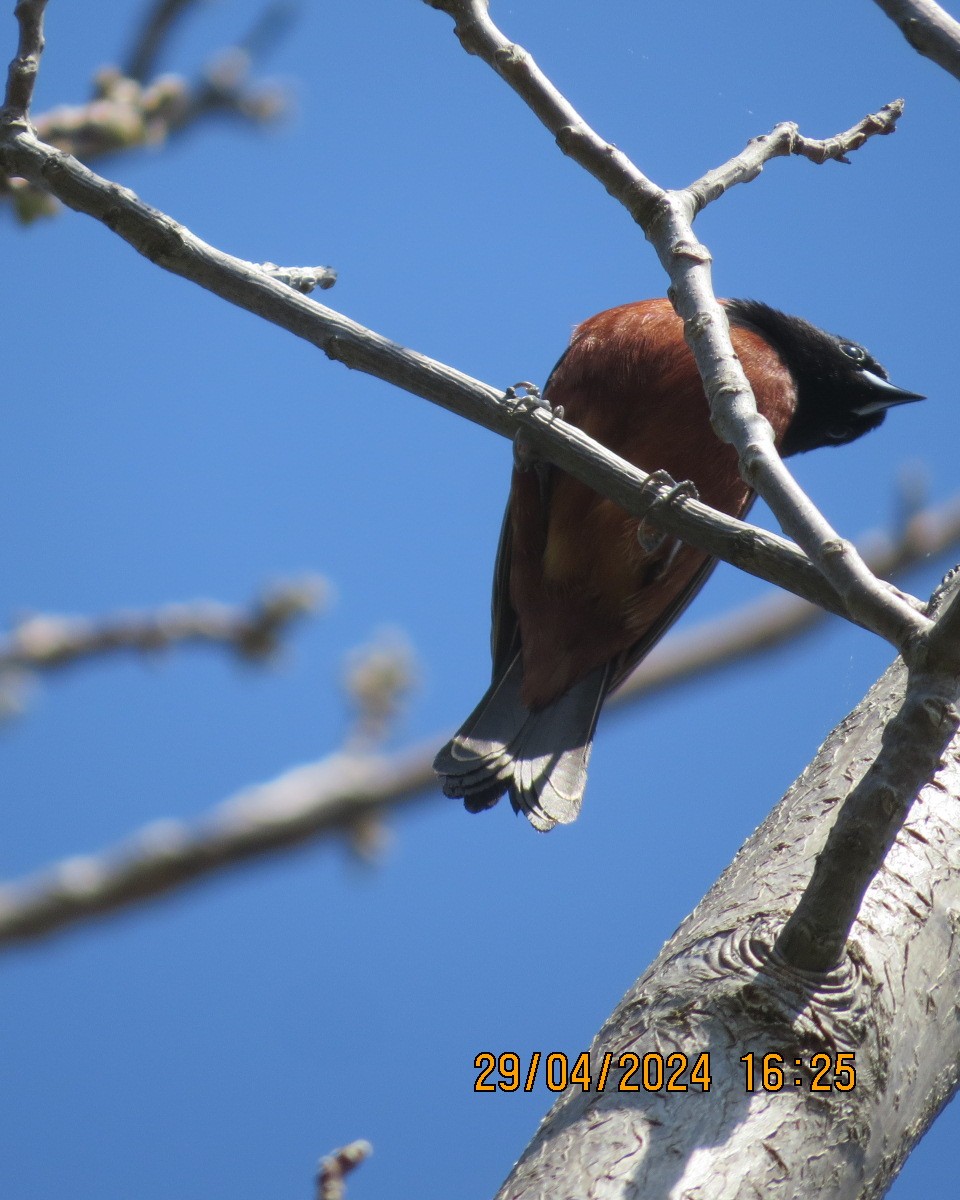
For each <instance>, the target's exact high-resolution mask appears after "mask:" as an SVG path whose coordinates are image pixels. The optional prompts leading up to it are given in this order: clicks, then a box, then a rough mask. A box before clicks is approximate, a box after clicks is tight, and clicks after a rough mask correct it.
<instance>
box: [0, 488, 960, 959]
mask: <svg viewBox="0 0 960 1200" xmlns="http://www.w3.org/2000/svg"><path fill="white" fill-rule="evenodd" d="M958 543H960V496H958V497H955V498H954V499H953V500H951V501H950V502H949V503H947V504H946V505H944V506H943V507H941V508H938V509H932V510H929V511H926V512H923V513H918V514H916V515H915V516H914V517H913V519H912V520H911V521H910V522H909V524H908V526H907V527H906V529H905V530H904V531H903V535H902V537H900V538H898V539H897V540H895V541H892V540H889V539H885V538H879V537H874V538H871V539H865V541H864V547H865V553H867V554H868V557H869V561H870V563H871V566H873V567H874V569H876V570H878V571H881V570H882V571H884V572H886V571H893V572H898V573H899V572H903V571H905V570H908V569H909V568H910V567H913V566H916V565H917V564H918V563H919V562H922V561H923V560H924V559H927V558H930V557H931V556H934V555H937V554H942V553H943V552H944V551H946V550H947V549H949V548H950V547H952V546H956V545H957V544H958ZM867 546H871V547H872V548H871V549H869V550H867V549H866V547H867ZM826 619H827V615H826V614H825V613H823V612H822V611H821V610H820V609H818V608H816V607H815V606H813V605H808V604H803V603H798V602H797V601H796V600H794V599H792V598H790V597H783V596H781V595H775V596H773V597H771V598H770V599H768V600H765V601H762V602H761V603H758V604H753V605H750V606H748V607H746V608H744V609H742V610H741V611H740V612H739V613H736V614H734V615H732V616H729V617H725V618H722V619H721V620H719V621H711V622H708V623H706V624H704V625H702V626H701V627H700V628H699V629H695V630H693V632H691V633H690V634H686V635H679V636H674V637H671V638H668V639H667V641H666V642H665V643H664V644H663V645H662V646H660V647H657V649H655V650H654V651H653V653H651V654H650V656H649V657H648V658H646V659H645V660H644V661H643V662H642V663H641V664H640V666H639V667H638V668H637V670H636V671H635V672H634V674H633V675H632V676H631V677H630V679H629V680H628V681H627V683H626V684H625V685H624V686H623V688H621V689H620V691H619V692H618V693H617V694H616V696H614V697H613V700H612V703H613V704H615V705H616V706H617V707H618V708H625V707H628V706H629V705H631V704H634V703H636V702H637V701H638V700H640V699H641V698H646V697H647V696H650V695H653V694H655V693H657V692H660V691H663V690H665V689H667V688H670V687H674V686H677V685H678V684H681V683H683V682H684V681H685V680H687V679H690V678H693V677H696V678H697V679H698V680H702V679H703V677H704V675H706V674H708V673H709V672H710V671H715V670H718V669H720V668H722V667H724V666H727V665H731V664H733V663H736V662H740V661H742V659H743V658H744V657H746V656H750V655H757V654H759V653H761V652H763V651H766V650H769V649H771V648H772V647H774V646H779V645H783V644H785V643H787V642H789V641H790V640H792V639H793V638H796V637H798V636H800V635H801V634H803V633H806V632H808V631H809V630H810V629H812V628H813V627H814V626H815V625H817V624H819V623H821V622H823V621H825V620H826ZM444 740H446V738H445V737H443V738H440V737H438V738H435V739H432V740H431V741H430V742H429V744H427V745H425V746H423V747H420V748H413V749H411V750H408V751H406V752H404V753H402V754H398V755H393V756H387V755H370V754H358V753H347V752H344V753H340V754H333V755H330V756H329V757H327V758H324V759H320V760H319V761H317V762H314V763H308V764H307V765H305V766H302V767H297V768H295V769H293V770H291V771H288V772H286V773H285V774H283V775H281V776H279V777H278V778H277V779H275V780H273V781H271V782H269V783H265V784H263V785H261V786H259V787H254V788H251V789H248V790H246V791H244V792H242V793H240V794H239V795H238V796H236V797H234V798H233V799H230V800H227V801H226V802H225V803H223V804H221V805H220V806H218V807H217V808H216V809H214V810H213V812H212V813H210V814H209V815H208V816H206V817H202V818H201V819H200V820H199V821H197V822H195V823H194V824H192V825H186V824H184V823H181V822H175V821H162V822H158V823H156V824H153V825H150V826H148V827H147V828H146V829H144V830H142V831H141V832H140V833H137V834H135V835H134V836H133V837H132V838H131V839H129V840H128V841H127V842H125V843H124V844H123V845H121V846H119V847H117V848H115V849H111V850H107V851H104V852H101V853H99V854H96V855H91V856H87V857H79V858H73V859H69V860H66V861H64V862H62V863H60V864H58V865H56V866H54V867H52V868H50V869H48V870H45V871H42V872H40V873H39V874H37V875H36V876H34V877H31V878H28V879H26V880H24V881H22V882H18V883H11V884H7V885H4V886H2V887H0V946H4V945H12V944H14V943H17V942H22V941H30V940H34V939H37V938H40V937H43V936H45V935H47V934H50V933H54V932H57V931H58V930H61V929H65V928H67V927H68V926H70V925H74V924H77V923H78V922H81V921H85V920H89V919H90V918H93V917H97V916H103V915H106V914H108V913H111V912H115V911H118V910H121V909H124V908H127V907H130V906H131V905H134V904H137V903H139V902H141V901H143V900H146V899H148V898H150V897H152V896H159V895H163V894H164V893H165V892H170V891H175V890H178V889H179V888H181V887H184V886H186V885H187V884H189V883H192V882H195V881H198V880H200V879H202V878H204V877H206V876H208V875H212V874H214V873H216V872H219V871H221V870H224V869H226V868H229V867H232V866H235V865H238V864H240V863H242V862H245V861H246V860H248V859H252V858H259V857H261V856H263V855H267V854H272V853H274V852H275V851H278V850H284V849H288V848H290V847H293V846H297V845H301V844H303V843H305V842H311V841H316V840H319V839H320V838H323V837H329V836H331V835H336V836H342V835H347V836H348V837H350V838H351V839H353V838H354V837H355V836H357V834H358V833H361V834H362V833H363V832H364V830H366V829H367V828H369V827H370V825H371V823H372V822H374V821H375V820H376V818H378V817H379V816H380V815H381V814H383V813H384V812H385V811H386V810H388V809H395V808H401V807H404V806H406V805H408V804H410V803H413V802H419V801H423V800H426V799H428V798H432V797H435V796H439V792H438V790H437V787H436V778H435V776H434V774H433V770H432V768H431V764H432V762H433V756H434V754H435V753H436V748H437V746H438V745H439V744H440V743H441V741H444Z"/></svg>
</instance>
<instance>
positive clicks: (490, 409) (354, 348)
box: [0, 128, 924, 628]
mask: <svg viewBox="0 0 960 1200" xmlns="http://www.w3.org/2000/svg"><path fill="white" fill-rule="evenodd" d="M0 166H2V167H5V168H6V169H8V170H10V172H11V173H14V174H19V175H23V176H24V178H26V179H30V180H31V181H34V182H36V184H38V185H40V186H42V187H46V188H48V190H49V191H50V192H52V193H53V194H54V196H56V197H58V198H59V199H60V200H62V202H64V203H65V204H67V205H68V206H70V208H73V209H76V210H77V211H80V212H86V214H88V215H89V216H94V217H96V218H97V220H100V221H102V222H103V223H104V224H106V226H108V228H110V229H112V230H113V232H114V233H116V234H118V235H119V236H121V238H122V239H124V240H125V241H127V242H130V245H132V246H133V247H134V250H137V251H139V253H142V254H143V256H144V257H146V258H149V259H150V260H151V262H154V263H156V264H157V265H160V266H162V268H164V269H166V270H169V271H172V272H173V274H175V275H180V276H182V277H184V278H188V280H191V281H192V282H194V283H198V284H199V286H200V287H204V288H206V289H208V290H210V292H214V293H215V294H217V295H220V296H222V298H223V299H224V300H228V301H230V302H232V304H235V305H238V306H239V307H241V308H246V310H247V311H250V312H253V313H256V314H257V316H259V317H263V318H264V319H266V320H269V322H271V323H272V324H275V325H280V326H281V328H282V329H287V330H288V331H289V332H292V334H295V335H296V336H298V337H302V338H304V340H305V341H308V342H311V343H313V344H314V346H318V347H319V348H320V349H323V350H324V353H325V354H326V355H328V358H331V359H336V360H338V361H341V362H344V364H346V365H347V366H350V367H356V368H359V370H361V371H365V372H367V373H368V374H373V376H376V377H378V378H380V379H385V380H388V382H389V383H392V384H395V385H396V386H398V388H403V389H404V390H407V391H410V392H413V394H414V395H418V396H422V397H424V398H425V400H428V401H431V402H432V403H436V404H439V406H440V407H443V408H448V409H450V410H452V412H456V413H458V414H460V415H461V416H466V418H467V419H469V420H472V421H475V422H476V424H479V425H484V426H486V427H487V428H490V430H493V431H494V432H496V433H500V434H503V436H505V437H514V436H515V434H516V432H517V431H518V430H521V428H522V430H523V432H524V437H526V438H527V440H528V442H529V443H530V445H532V446H533V449H534V450H535V451H538V452H539V454H540V455H542V457H545V458H548V460H550V461H551V462H553V463H556V464H557V466H558V467H562V468H563V469H564V470H566V472H569V473H570V474H571V475H574V476H575V478H577V479H581V480H582V481H583V482H586V484H588V485H589V486H590V487H593V488H594V490H595V491H598V492H600V493H601V494H602V496H606V497H608V498H610V499H612V500H614V502H616V503H617V504H619V505H620V506H622V508H623V509H624V510H625V511H628V512H630V514H632V515H635V516H636V517H637V518H643V517H646V518H647V520H648V521H649V522H650V523H653V524H654V526H655V527H656V528H659V529H662V530H665V532H666V533H670V534H673V535H674V536H678V538H682V539H683V540H684V541H686V542H689V544H690V545H692V546H696V547H697V548H700V550H704V551H707V552H708V553H710V554H714V556H716V557H718V558H722V559H725V560H727V562H731V563H733V564H734V565H737V566H739V568H742V569H743V570H745V571H749V572H750V574H752V575H757V576H760V577H761V578H766V580H768V581H770V582H774V583H778V584H779V586H781V587H786V588H787V589H788V590H792V592H796V593H797V594H798V595H802V596H804V598H805V599H809V600H811V601H814V602H815V604H818V605H821V606H823V607H826V608H828V610H829V611H830V612H836V613H839V614H841V616H848V614H847V612H846V608H845V606H844V604H842V602H841V601H840V600H839V598H838V595H836V594H835V592H834V589H833V587H832V584H830V583H829V582H828V581H827V580H824V578H823V572H822V571H820V570H818V569H817V568H816V566H814V565H812V564H811V563H810V562H809V560H808V559H806V558H805V557H804V556H803V554H802V553H799V552H798V551H797V548H796V546H792V545H791V544H790V542H787V541H785V540H784V539H782V538H778V536H776V535H774V534H769V533H767V532H764V530H761V529H757V528H756V527H754V526H749V524H746V523H745V522H742V521H736V520H733V518H731V517H727V516H725V515H724V514H720V512H716V511H715V510H714V509H710V508H708V506H707V505H704V504H700V503H698V502H697V500H692V499H690V498H686V497H679V498H676V499H674V500H671V502H670V503H656V502H658V500H667V499H668V497H670V496H671V488H670V487H668V486H667V485H655V484H653V482H652V481H650V476H649V475H647V474H646V473H644V472H642V470H640V469H638V468H636V467H634V466H631V464H630V463H628V462H626V461H625V460H623V458H619V457H618V456H617V455H614V454H611V452H610V451H608V450H605V449H604V446H601V445H600V444H599V443H596V442H594V440H593V439H592V438H589V437H587V436H586V434H584V433H582V432H581V431H580V430H578V428H576V427H575V426H571V425H568V424H566V422H564V421H562V420H559V419H558V418H556V416H554V415H553V414H551V413H548V412H546V410H545V409H544V408H542V407H538V406H536V404H533V403H529V402H527V401H523V400H521V401H516V400H512V401H508V400H505V398H504V397H503V395H502V394H500V392H498V391H497V390H496V389H493V388H490V386H488V385H486V384H482V383H480V382H479V380H476V379H472V378H470V377H469V376H464V374H462V373H461V372H458V371H455V370H454V368H451V367H448V366H445V365H444V364H442V362H438V361H436V360H433V359H430V358H427V356H426V355H422V354H419V353H416V352H415V350H408V349H404V348H403V347H401V346H398V344H397V343H396V342H391V341H389V340H388V338H385V337H383V336H382V335H379V334H376V332H374V331H373V330H370V329H365V328H364V326H362V325H359V324H356V323H355V322H352V320H349V319H348V318H347V317H343V316H342V314H341V313H337V312H335V311H334V310H331V308H326V307H324V306H322V305H319V304H317V302H314V301H311V300H307V299H306V298H304V296H301V295H298V294H296V293H295V292H294V290H293V289H292V288H289V287H286V286H284V284H282V283H281V282H278V281H277V280H276V278H272V277H271V276H269V275H268V274H265V272H264V271H262V270H260V269H259V268H257V266H254V265H253V264H252V263H247V262H245V260H242V259H239V258H234V257H232V256H229V254H224V253H223V252H222V251H218V250H216V248H215V247H212V246H210V245H208V244H206V242H204V241H202V240H200V239H199V238H197V236H196V235H194V234H192V233H191V232H190V230H188V229H186V228H185V227H184V226H181V224H179V223H178V222H176V221H174V220H173V218H172V217H168V216H166V215H164V214H162V212H160V211H157V210H156V209H152V208H150V206H149V205H146V204H144V203H143V202H142V200H140V199H138V197H136V196H134V194H133V192H131V191H130V190H128V188H125V187H120V186H119V185H116V184H112V182H109V181H108V180H106V179H102V178H101V176H100V175H96V174H95V173H94V172H92V170H90V169H89V168H88V167H84V166H83V163H80V162H78V161H77V160H76V158H73V157H71V156H70V155H65V154H60V152H59V151H56V150H54V149H53V148H52V146H48V145H44V144H43V143H41V142H40V140H38V139H37V138H36V137H35V136H34V134H32V133H31V132H29V131H24V132H19V133H18V132H17V131H16V130H14V128H7V130H0ZM763 424H764V425H766V422H763ZM776 461H778V463H779V458H778V460H776ZM794 486H796V485H794ZM808 504H809V502H808ZM900 604H901V607H904V608H906V610H908V611H910V612H912V613H913V617H914V618H916V619H917V622H918V623H922V624H923V623H924V618H922V617H920V616H919V608H920V607H922V606H920V604H919V601H916V600H913V601H912V604H913V605H916V608H912V607H910V604H908V602H907V600H904V599H901V601H900ZM852 619H854V620H858V622H859V623H862V624H865V625H866V628H874V626H872V625H871V624H870V623H869V622H868V620H866V618H865V617H864V614H863V613H860V614H858V616H857V617H853V618H852Z"/></svg>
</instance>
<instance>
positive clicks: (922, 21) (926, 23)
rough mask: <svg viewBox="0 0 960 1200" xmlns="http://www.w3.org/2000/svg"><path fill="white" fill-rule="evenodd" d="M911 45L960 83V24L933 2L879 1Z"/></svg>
mask: <svg viewBox="0 0 960 1200" xmlns="http://www.w3.org/2000/svg"><path fill="white" fill-rule="evenodd" d="M876 3H877V4H878V5H879V6H880V8H882V9H883V11H884V12H885V13H886V14H887V16H888V17H889V18H890V19H891V20H892V21H894V22H895V23H896V25H897V26H898V27H899V29H900V32H901V33H902V34H903V36H904V37H905V38H906V39H907V41H908V42H909V43H910V45H911V46H912V47H913V48H914V50H916V51H917V53H918V54H922V55H923V56H924V57H925V58H930V59H932V60H933V61H934V62H935V63H936V64H937V66H940V67H943V69H944V70H945V71H948V72H949V73H950V74H951V75H953V76H954V78H955V79H960V22H957V21H955V20H954V19H953V17H951V16H950V14H949V13H948V12H947V11H946V10H945V9H943V8H941V7H940V5H939V4H935V3H934V2H933V0H876Z"/></svg>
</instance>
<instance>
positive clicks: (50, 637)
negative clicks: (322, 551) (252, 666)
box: [0, 576, 326, 715]
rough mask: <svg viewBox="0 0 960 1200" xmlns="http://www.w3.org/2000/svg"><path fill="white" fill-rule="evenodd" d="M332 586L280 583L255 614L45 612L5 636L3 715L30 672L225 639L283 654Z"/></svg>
mask: <svg viewBox="0 0 960 1200" xmlns="http://www.w3.org/2000/svg"><path fill="white" fill-rule="evenodd" d="M325 593H326V584H325V582H324V581H323V580H322V579H320V578H319V577H317V576H310V577H307V578H304V579H300V580H293V581H291V582H289V583H282V584H276V585H274V586H273V587H271V588H270V589H268V590H267V591H266V592H264V594H263V596H262V597H261V598H260V599H258V600H257V601H255V603H254V604H252V605H251V606H250V607H249V608H247V609H242V608H237V607H234V606H230V605H227V604H220V603H217V602H214V601H210V600H198V601H194V602H193V603H188V604H170V605H167V606H165V607H164V608H161V609H159V610H158V611H157V612H152V613H116V614H113V615H112V616H108V617H100V618H97V619H90V618H83V617H65V616H57V615H53V614H48V613H40V614H36V615H34V616H30V617H27V618H26V619H24V620H22V621H21V622H20V623H19V624H18V625H16V626H15V628H14V629H13V630H12V631H11V632H10V633H8V634H7V635H6V636H5V637H0V695H2V700H3V703H2V704H0V715H9V713H10V712H12V711H16V709H17V708H18V707H19V706H18V705H17V704H16V702H15V692H14V694H4V693H7V692H9V690H10V683H11V681H13V683H14V685H15V689H16V690H18V685H19V684H20V683H21V682H22V675H23V673H24V672H37V671H49V670H53V669H57V668H61V667H65V666H69V665H70V664H73V663H76V662H78V661H81V660H84V659H89V658H94V657H97V656H100V655H104V654H112V653H115V652H117V651H135V652H140V653H156V652H157V651H160V650H165V649H167V648H168V647H169V646H172V645H174V644H177V643H185V642H219V643H222V644H223V645H226V646H229V647H230V648H231V649H233V650H234V651H235V653H236V654H237V655H239V657H241V658H244V659H247V660H248V661H255V660H256V661H262V660H264V659H266V658H269V657H270V656H271V655H272V654H274V653H275V651H276V650H277V648H278V646H279V643H280V638H281V636H282V635H283V634H284V633H285V632H286V630H287V628H288V626H289V625H290V624H291V623H292V622H294V621H295V620H296V619H297V618H298V617H301V616H303V615H305V614H306V613H310V612H314V611H316V610H317V608H318V607H319V606H320V605H321V604H322V603H323V599H324V596H325Z"/></svg>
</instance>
